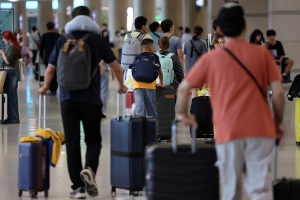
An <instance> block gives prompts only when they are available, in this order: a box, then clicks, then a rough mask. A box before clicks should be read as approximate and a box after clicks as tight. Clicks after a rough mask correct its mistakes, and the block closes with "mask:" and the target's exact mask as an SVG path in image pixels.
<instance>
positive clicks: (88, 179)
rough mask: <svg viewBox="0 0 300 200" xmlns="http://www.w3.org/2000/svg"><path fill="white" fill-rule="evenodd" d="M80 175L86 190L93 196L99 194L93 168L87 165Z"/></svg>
mask: <svg viewBox="0 0 300 200" xmlns="http://www.w3.org/2000/svg"><path fill="white" fill-rule="evenodd" d="M80 177H81V179H82V180H83V182H84V184H85V189H86V192H87V193H88V194H89V195H90V196H92V197H95V196H98V188H97V184H96V181H95V175H94V172H93V170H92V169H91V168H90V167H87V168H86V169H84V170H82V171H81V172H80Z"/></svg>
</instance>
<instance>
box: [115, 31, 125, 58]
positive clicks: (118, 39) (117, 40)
mask: <svg viewBox="0 0 300 200" xmlns="http://www.w3.org/2000/svg"><path fill="white" fill-rule="evenodd" d="M123 41H124V37H123V36H122V35H121V33H120V31H116V36H115V41H114V46H115V48H117V49H118V53H119V58H118V60H119V63H121V58H122V46H123Z"/></svg>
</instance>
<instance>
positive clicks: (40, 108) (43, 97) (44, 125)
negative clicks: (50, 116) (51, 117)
mask: <svg viewBox="0 0 300 200" xmlns="http://www.w3.org/2000/svg"><path fill="white" fill-rule="evenodd" d="M42 99H43V104H44V105H43V115H44V116H43V128H44V129H45V128H46V96H45V95H39V123H38V125H39V127H41V121H42Z"/></svg>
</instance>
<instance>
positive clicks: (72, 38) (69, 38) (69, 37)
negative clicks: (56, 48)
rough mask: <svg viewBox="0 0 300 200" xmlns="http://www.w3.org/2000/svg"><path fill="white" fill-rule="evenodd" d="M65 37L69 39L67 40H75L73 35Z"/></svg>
mask: <svg viewBox="0 0 300 200" xmlns="http://www.w3.org/2000/svg"><path fill="white" fill-rule="evenodd" d="M64 37H65V38H66V39H67V40H75V38H74V36H73V34H72V33H68V34H66V35H64Z"/></svg>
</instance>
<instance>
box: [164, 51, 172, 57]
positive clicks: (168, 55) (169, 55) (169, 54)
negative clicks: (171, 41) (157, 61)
mask: <svg viewBox="0 0 300 200" xmlns="http://www.w3.org/2000/svg"><path fill="white" fill-rule="evenodd" d="M173 55H174V54H173V53H170V52H169V53H168V54H167V55H165V56H166V57H168V58H171V57H172V56H173Z"/></svg>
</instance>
